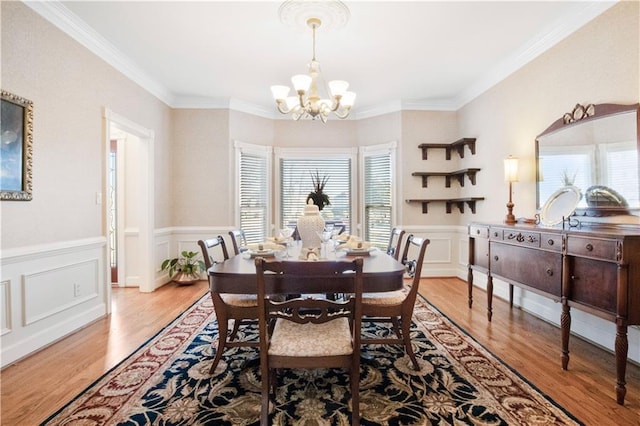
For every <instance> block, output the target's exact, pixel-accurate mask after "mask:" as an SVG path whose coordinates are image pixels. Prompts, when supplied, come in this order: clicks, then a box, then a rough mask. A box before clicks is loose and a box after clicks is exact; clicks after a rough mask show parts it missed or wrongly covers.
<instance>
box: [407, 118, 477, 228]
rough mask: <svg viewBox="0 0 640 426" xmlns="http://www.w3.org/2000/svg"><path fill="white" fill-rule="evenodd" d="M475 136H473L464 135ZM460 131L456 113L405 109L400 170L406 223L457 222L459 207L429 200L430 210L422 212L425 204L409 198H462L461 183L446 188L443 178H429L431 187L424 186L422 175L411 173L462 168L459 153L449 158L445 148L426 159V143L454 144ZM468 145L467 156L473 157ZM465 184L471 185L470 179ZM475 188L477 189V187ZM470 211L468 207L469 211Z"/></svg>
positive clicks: (450, 170) (448, 170)
mask: <svg viewBox="0 0 640 426" xmlns="http://www.w3.org/2000/svg"><path fill="white" fill-rule="evenodd" d="M462 136H467V137H472V136H471V135H462ZM462 136H459V135H458V130H457V113H456V112H450V111H448V112H439V111H404V112H403V113H402V144H401V153H400V155H399V157H400V163H399V165H398V166H399V167H398V171H399V172H400V176H399V177H400V178H401V179H402V181H403V186H402V192H401V195H400V197H399V198H400V200H401V201H402V212H403V214H402V220H401V223H402V224H403V225H455V224H457V223H458V222H459V220H460V218H461V215H460V212H459V211H458V210H457V209H454V210H453V212H452V213H451V214H447V213H446V208H445V205H444V204H442V203H429V206H428V207H429V213H427V214H424V213H422V203H411V204H406V203H405V202H404V200H408V199H423V198H427V199H432V198H438V199H442V198H458V197H459V196H460V191H461V188H460V185H459V184H458V183H457V182H452V183H451V187H450V188H446V187H445V179H444V178H443V177H432V178H429V181H428V185H429V186H428V187H427V188H423V187H422V178H421V177H417V176H411V173H413V172H452V171H455V170H460V162H461V159H460V158H459V157H458V155H457V154H453V155H452V156H451V160H449V161H447V160H446V158H445V151H444V150H443V149H436V150H434V149H431V150H429V151H428V159H427V160H423V159H422V150H421V149H419V148H418V146H419V145H420V144H422V143H451V142H454V141H456V140H458V139H459V138H460V137H462ZM470 156H471V154H470V153H469V150H468V148H465V158H467V157H470ZM465 185H467V186H469V185H470V184H469V183H468V181H467V182H466V183H465ZM474 189H475V188H474ZM465 211H466V210H465Z"/></svg>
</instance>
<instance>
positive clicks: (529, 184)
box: [458, 1, 640, 221]
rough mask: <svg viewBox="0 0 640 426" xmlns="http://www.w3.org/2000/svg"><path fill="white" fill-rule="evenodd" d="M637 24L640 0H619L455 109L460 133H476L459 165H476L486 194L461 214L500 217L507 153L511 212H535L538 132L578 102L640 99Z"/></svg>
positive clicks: (505, 189)
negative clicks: (512, 167) (513, 161)
mask: <svg viewBox="0 0 640 426" xmlns="http://www.w3.org/2000/svg"><path fill="white" fill-rule="evenodd" d="M639 23H640V3H639V2H629V1H626V2H620V3H619V4H617V5H616V6H614V7H612V8H611V9H609V10H607V11H606V12H605V13H603V14H602V15H601V16H599V17H598V18H596V19H595V20H594V21H592V22H590V23H589V24H587V25H586V26H584V27H583V28H581V29H580V30H578V31H577V32H575V33H574V34H572V35H571V36H569V37H568V38H566V39H565V40H563V41H562V42H560V43H559V44H557V45H556V46H554V47H553V48H552V49H550V50H549V51H547V52H545V53H544V54H542V55H541V56H539V57H538V58H536V59H535V60H533V61H532V62H531V63H529V64H528V65H527V66H525V67H524V68H522V69H520V70H519V71H517V72H515V73H514V74H512V75H511V76H510V77H508V78H507V79H505V80H504V81H502V82H501V83H499V84H497V85H496V86H494V87H493V88H491V89H490V90H488V91H487V92H485V93H484V94H483V95H481V96H479V97H478V98H476V99H474V100H473V101H472V102H470V103H469V104H467V105H466V106H465V107H464V108H462V109H461V110H460V111H459V112H458V114H459V115H458V120H459V133H460V135H461V136H474V137H477V138H478V141H477V145H478V146H477V154H476V156H475V157H469V158H468V159H467V157H466V156H465V161H464V163H463V167H473V166H472V164H475V165H476V167H481V168H482V171H481V172H479V174H478V188H477V191H478V193H479V194H482V195H483V196H484V197H486V200H485V201H484V202H481V203H479V207H478V214H477V215H475V217H472V216H468V215H466V216H465V217H464V220H487V221H496V220H498V221H500V220H503V219H504V215H505V214H506V207H505V203H506V201H507V199H508V186H507V183H505V182H504V181H503V164H502V159H503V158H506V157H507V156H508V155H510V154H511V155H513V156H515V157H519V158H520V181H519V182H518V183H514V185H513V194H514V195H513V196H514V203H515V209H514V214H515V215H516V217H522V216H526V217H533V215H534V214H535V213H536V192H535V191H536V189H535V188H536V187H535V163H534V161H535V138H536V136H537V135H538V134H540V133H542V131H543V130H545V129H546V128H547V127H548V126H549V125H550V124H551V123H552V122H553V121H555V120H557V119H558V118H560V117H562V115H563V114H564V113H565V112H569V111H571V110H572V109H573V107H574V106H575V105H576V104H577V103H580V104H588V103H596V104H597V103H620V104H633V103H637V102H638V101H639V100H640V86H639V85H640V62H639V59H638V58H639V55H640V44H639V43H640V41H639V40H640V33H639V26H640V25H639ZM465 189H466V187H465Z"/></svg>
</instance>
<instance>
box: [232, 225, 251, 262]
mask: <svg viewBox="0 0 640 426" xmlns="http://www.w3.org/2000/svg"><path fill="white" fill-rule="evenodd" d="M229 236H230V237H231V244H233V252H234V253H235V255H236V256H237V255H239V254H240V252H241V251H244V250H243V249H242V247H246V245H247V236H246V235H245V233H244V230H242V229H234V230H232V231H229Z"/></svg>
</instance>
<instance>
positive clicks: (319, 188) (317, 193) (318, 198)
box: [307, 170, 331, 210]
mask: <svg viewBox="0 0 640 426" xmlns="http://www.w3.org/2000/svg"><path fill="white" fill-rule="evenodd" d="M328 180H329V176H327V175H324V176H323V177H322V178H321V177H320V173H318V171H317V170H316V174H315V175H314V174H313V173H311V182H312V183H313V191H312V192H310V193H309V195H307V203H308V202H309V200H313V204H315V205H316V206H318V210H322V209H323V208H324V206H327V205H329V204H331V203H330V202H329V196H328V195H327V194H325V193H324V192H323V191H324V186H325V185H326V184H327V181H328Z"/></svg>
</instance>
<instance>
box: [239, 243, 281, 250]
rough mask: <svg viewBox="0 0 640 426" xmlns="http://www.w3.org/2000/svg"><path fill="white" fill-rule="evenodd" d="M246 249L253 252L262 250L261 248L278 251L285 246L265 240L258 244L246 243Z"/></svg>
mask: <svg viewBox="0 0 640 426" xmlns="http://www.w3.org/2000/svg"><path fill="white" fill-rule="evenodd" d="M246 247H247V249H248V250H250V251H253V252H259V251H263V250H274V251H280V250H284V249H285V247H284V246H283V245H281V244H276V243H271V242H265V243H260V244H247V245H246Z"/></svg>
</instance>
